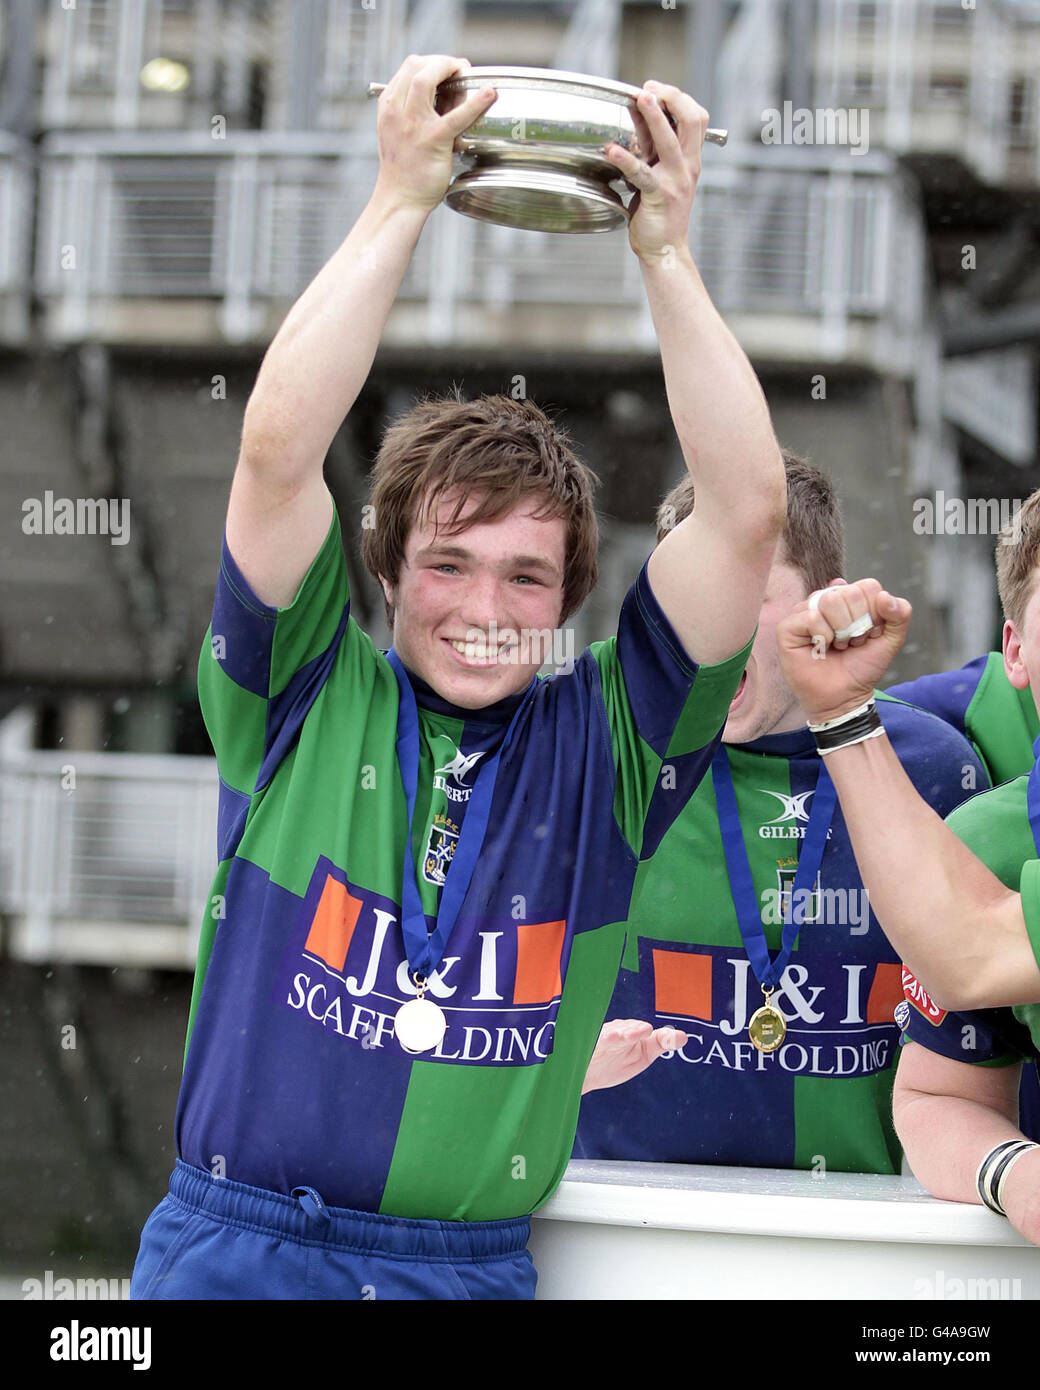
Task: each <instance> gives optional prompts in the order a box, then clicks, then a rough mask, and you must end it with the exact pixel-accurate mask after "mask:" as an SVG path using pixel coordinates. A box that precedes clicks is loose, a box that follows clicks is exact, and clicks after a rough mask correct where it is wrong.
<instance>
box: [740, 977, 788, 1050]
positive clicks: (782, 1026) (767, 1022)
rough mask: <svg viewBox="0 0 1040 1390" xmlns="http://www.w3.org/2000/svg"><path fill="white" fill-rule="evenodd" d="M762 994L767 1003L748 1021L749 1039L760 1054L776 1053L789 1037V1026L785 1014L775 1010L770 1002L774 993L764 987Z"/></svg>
mask: <svg viewBox="0 0 1040 1390" xmlns="http://www.w3.org/2000/svg"><path fill="white" fill-rule="evenodd" d="M762 993H763V994H764V995H765V997H766V1002H765V1003H764V1004H763V1005H762V1007H761V1008H760V1009H756V1010H755V1012H754V1013H753V1014H752V1015H751V1018H750V1019H749V1020H748V1037H749V1038H750V1039H751V1041H752V1042H753V1043H754V1044H755V1046H756V1047H757V1048H758V1050H759V1052H775V1051H776V1049H777V1048H778V1047H779V1046H780V1044H781V1043H782V1042H783V1040H784V1038H785V1037H786V1035H787V1024H786V1023H785V1022H784V1016H783V1014H782V1013H780V1012H779V1010H777V1009H774V1008H773V1006H772V1005H771V1004H770V1002H769V996H770V995H771V994H772V993H773V991H772V990H771V989H766V987H765V985H763V986H762Z"/></svg>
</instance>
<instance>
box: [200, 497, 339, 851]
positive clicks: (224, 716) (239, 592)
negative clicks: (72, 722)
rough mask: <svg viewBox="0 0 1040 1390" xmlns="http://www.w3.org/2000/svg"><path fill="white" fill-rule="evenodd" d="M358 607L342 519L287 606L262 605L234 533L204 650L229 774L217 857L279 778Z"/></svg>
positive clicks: (210, 720)
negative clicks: (352, 596) (253, 803)
mask: <svg viewBox="0 0 1040 1390" xmlns="http://www.w3.org/2000/svg"><path fill="white" fill-rule="evenodd" d="M349 611H350V601H349V592H348V585H347V570H346V561H345V558H344V555H343V546H342V542H341V540H340V527H339V518H338V516H336V515H335V514H334V515H333V519H332V523H331V525H330V526H329V530H328V534H327V535H326V537H325V540H324V542H323V544H322V547H321V550H319V552H318V554H317V555H316V556H315V558H314V561H313V563H312V564H311V566H310V568H309V569H308V571H307V573H306V575H305V576H304V578H303V581H302V582H301V584H300V587H299V589H298V591H297V593H296V597H295V598H294V599H293V601H292V603H290V604H289V605H288V606H287V607H285V608H272V607H271V606H270V605H268V604H266V603H263V602H262V601H261V600H260V599H259V598H257V596H256V594H255V593H254V592H253V590H252V589H251V588H250V586H249V584H248V583H247V581H246V579H245V577H244V575H243V574H242V572H241V570H240V569H239V568H238V565H237V564H236V563H235V560H234V557H233V556H232V554H231V552H230V550H229V549H228V545H227V541H226V539H225V541H224V544H223V549H222V553H221V561H220V573H219V575H218V578H217V591H216V596H215V598H214V602H213V620H212V622H211V624H210V627H209V630H208V631H207V633H206V638H205V641H204V642H203V645H202V651H201V653H200V656H199V672H198V688H199V703H200V705H201V707H202V715H203V718H204V720H205V723H206V729H207V731H208V732H209V736H210V740H211V741H212V744H213V749H214V752H215V753H216V755H217V770H218V773H219V775H220V810H219V814H218V830H217V840H218V858H220V859H223V858H225V857H226V856H227V854H228V853H233V841H234V838H235V830H236V827H238V828H240V827H241V824H242V823H243V821H244V817H245V813H246V811H247V810H248V807H249V802H250V798H251V797H252V795H253V794H254V793H255V792H257V791H260V790H262V789H263V788H264V787H265V786H266V785H267V784H268V783H269V782H270V780H271V776H272V775H273V773H274V770H275V768H276V767H277V766H278V764H279V763H280V762H281V760H282V758H284V756H285V754H286V753H287V752H288V750H289V748H290V747H291V746H292V744H293V742H294V741H295V739H296V737H297V736H298V734H299V730H300V726H301V724H302V722H303V719H304V717H305V715H306V713H307V711H308V710H309V709H310V707H311V705H312V704H313V702H314V699H315V696H316V695H317V693H318V691H319V690H320V689H321V687H322V685H323V684H324V682H325V680H326V678H327V677H328V674H329V671H330V670H331V669H332V664H333V661H334V660H335V657H336V652H337V650H338V647H339V644H340V641H341V640H342V638H343V634H344V632H345V630H346V627H347V621H348V617H349Z"/></svg>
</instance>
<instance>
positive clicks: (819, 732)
mask: <svg viewBox="0 0 1040 1390" xmlns="http://www.w3.org/2000/svg"><path fill="white" fill-rule="evenodd" d="M809 727H810V728H812V725H810V726H809ZM812 732H813V738H815V740H816V747H817V749H818V751H819V752H820V753H833V752H834V750H835V749H836V748H844V747H846V746H847V745H848V744H850V743H862V742H863V740H864V739H866V738H872V737H874V736H875V735H877V734H881V733H884V726H883V725H882V723H881V716H880V714H878V712H877V705H875V703H874V701H873V700H871V701H870V702H869V703H868V705H867V708H866V709H865V710H863V711H862V713H859V714H855V715H853V716H851V718H849V719H847V720H845V721H843V722H842V723H840V724H838V725H836V726H835V727H834V728H831V729H813V731H812Z"/></svg>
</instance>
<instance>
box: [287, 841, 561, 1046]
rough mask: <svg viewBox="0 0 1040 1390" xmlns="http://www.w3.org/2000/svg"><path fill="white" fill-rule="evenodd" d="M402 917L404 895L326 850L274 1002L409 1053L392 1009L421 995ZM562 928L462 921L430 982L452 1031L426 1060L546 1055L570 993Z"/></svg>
mask: <svg viewBox="0 0 1040 1390" xmlns="http://www.w3.org/2000/svg"><path fill="white" fill-rule="evenodd" d="M399 917H400V910H399V908H398V905H397V904H396V903H394V902H393V901H391V900H390V899H388V898H383V897H380V896H379V895H378V894H376V893H370V892H368V891H367V890H366V889H364V888H358V887H356V886H355V885H354V884H351V883H349V882H348V881H347V879H346V877H345V875H344V874H343V873H342V871H341V870H339V869H338V868H336V866H335V865H334V864H332V863H331V861H330V860H328V859H324V858H322V859H319V861H318V863H317V865H316V867H315V871H314V874H313V876H312V879H311V884H310V887H309V888H308V891H307V895H306V898H305V900H304V906H303V910H302V912H301V913H300V917H299V920H298V922H297V924H296V927H295V928H294V930H293V932H292V936H291V940H290V943H289V945H288V947H287V949H286V952H285V956H284V958H283V961H282V966H281V969H280V971H279V975H278V981H277V984H276V1001H277V1003H278V1004H280V1005H284V1006H287V1007H288V1008H290V1009H293V1010H295V1011H296V1012H297V1013H299V1014H300V1016H301V1018H305V1019H308V1020H310V1021H311V1022H312V1024H315V1025H317V1024H320V1025H321V1026H322V1027H323V1028H324V1029H325V1031H326V1032H327V1033H330V1034H334V1035H335V1036H336V1037H337V1038H342V1039H343V1040H344V1041H346V1042H347V1043H353V1044H355V1045H359V1046H363V1047H366V1048H382V1047H389V1048H392V1049H395V1050H398V1051H403V1049H401V1048H400V1044H399V1043H398V1042H397V1039H396V1037H395V1036H394V1031H393V1019H394V1014H395V1013H396V1012H397V1010H398V1008H399V1007H400V1005H401V1004H403V1003H404V1002H405V1001H406V1000H408V999H413V998H414V997H415V985H414V984H413V982H412V980H411V977H410V973H409V967H408V961H407V958H406V956H405V951H404V944H403V940H402V935H401V927H400V920H399ZM566 936H567V924H566V922H563V921H558V922H527V921H514V920H512V918H510V917H509V916H505V917H503V918H492V919H484V920H482V921H481V922H480V924H479V926H473V925H472V924H467V923H466V922H465V921H464V920H460V922H459V923H458V924H457V926H456V929H455V931H454V932H453V933H452V937H451V939H450V940H449V942H448V954H447V955H445V957H444V959H443V960H442V961H441V963H440V965H439V967H438V968H437V969H436V970H435V971H434V972H433V973H432V974H431V976H430V978H429V981H428V983H427V987H426V992H427V994H428V996H429V997H430V998H431V999H433V1000H435V1001H436V1003H437V1004H439V1005H440V1007H441V1008H442V1009H443V1010H444V1012H445V1015H446V1016H447V1019H448V1029H447V1032H446V1033H445V1035H444V1038H443V1040H442V1042H441V1044H440V1046H439V1047H438V1048H437V1049H436V1050H435V1051H433V1052H429V1053H426V1054H424V1060H429V1061H444V1062H469V1063H481V1064H483V1065H485V1066H486V1065H489V1064H496V1063H497V1064H499V1065H502V1066H522V1065H523V1064H525V1063H527V1064H531V1063H537V1062H541V1061H544V1060H545V1058H546V1057H548V1056H549V1055H550V1053H551V1052H552V1040H553V1032H554V1029H555V1026H556V1015H557V1013H558V1011H559V1005H560V996H561V994H562V992H563V975H564V971H565V969H566V963H565V961H564V960H563V948H564V945H565V942H566ZM405 1055H408V1056H412V1054H405Z"/></svg>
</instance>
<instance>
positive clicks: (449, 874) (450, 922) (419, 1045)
mask: <svg viewBox="0 0 1040 1390" xmlns="http://www.w3.org/2000/svg"><path fill="white" fill-rule="evenodd" d="M386 659H387V661H389V663H390V666H391V668H392V669H393V673H394V675H395V677H396V678H397V688H398V692H399V694H400V702H399V704H398V708H397V761H398V765H399V766H400V769H401V781H402V783H403V785H404V795H405V802H406V804H407V808H408V834H407V836H406V838H405V842H404V864H403V868H402V875H401V934H402V936H403V937H404V947H405V953H406V955H407V957H408V967H409V973H410V975H411V977H412V980H413V982H414V984H415V990H416V994H415V998H414V999H409V1000H408V1001H407V1003H404V1004H402V1005H401V1007H400V1008H399V1009H398V1011H397V1013H396V1015H395V1016H394V1032H395V1034H396V1036H397V1040H398V1042H399V1043H400V1044H401V1046H402V1047H403V1048H404V1049H405V1051H406V1052H431V1051H432V1050H433V1049H434V1048H436V1047H437V1046H438V1045H439V1044H440V1041H441V1039H442V1038H443V1037H444V1033H445V1031H446V1029H447V1026H448V1020H447V1018H446V1017H445V1015H444V1010H443V1009H442V1008H441V1007H440V1005H439V1004H435V1003H434V1001H433V1000H432V999H427V998H426V988H427V985H428V984H429V980H430V976H431V974H432V973H433V972H434V971H435V970H436V969H437V967H438V966H439V965H440V963H441V960H442V959H443V957H444V950H445V947H446V946H447V944H448V938H449V936H450V935H451V932H452V928H453V927H454V926H455V922H456V920H457V919H458V915H459V910H460V908H461V907H462V903H463V899H464V898H465V896H466V892H467V890H468V888H469V885H470V880H471V879H472V877H473V871H474V869H475V868H476V866H477V860H478V858H479V857H480V851H481V848H482V847H483V844H484V836H485V834H486V833H487V824H488V817H489V815H490V814H491V801H492V798H493V796H494V793H495V781H496V778H497V777H498V765H499V762H500V761H501V758H502V754H503V752H504V751H505V749H506V746H507V745H508V743H509V741H510V738H511V737H512V734H513V730H514V729H515V728H516V725H517V723H518V721H519V719H520V716H521V714H522V713H523V711H524V710H525V709H526V708H527V705H528V703H529V701H530V699H531V697H532V695H533V694H534V692H535V690H536V688H537V685H538V681H537V677H535V678H534V679H532V681H531V684H530V685H529V686H528V687H527V690H526V691H525V692H524V697H523V699H522V700H521V701H520V703H519V705H518V706H517V708H516V711H515V712H514V714H513V717H512V719H511V720H510V723H509V727H508V728H507V729H506V732H505V735H504V737H503V738H502V740H501V742H500V743H499V745H498V748H497V750H496V751H495V753H494V754H493V755H492V756H491V757H490V758H487V759H486V760H485V761H484V762H483V763H482V764H481V766H480V768H479V770H478V772H477V776H476V781H475V782H474V784H473V790H472V792H471V794H470V798H469V801H468V803H467V806H466V816H465V819H464V820H463V822H462V829H461V831H460V832H459V836H458V839H457V840H456V842H455V847H454V851H453V853H452V854H451V856H450V860H449V861H448V862H447V864H446V866H445V867H444V871H443V872H444V881H443V887H442V888H441V890H440V902H439V903H438V906H437V915H436V920H435V923H434V927H433V930H432V931H429V930H427V925H426V913H425V912H424V911H423V905H422V896H421V894H420V891H419V884H418V878H417V874H418V872H419V870H417V868H416V865H415V861H414V858H413V855H412V826H413V823H414V820H415V801H416V793H417V790H418V784H419V708H418V705H417V704H416V702H415V691H414V690H413V689H412V684H411V681H410V680H409V679H408V673H407V672H406V671H405V669H404V667H403V666H402V665H401V659H400V657H399V656H398V655H397V653H396V652H395V651H394V649H393V648H392V647H391V648H390V650H389V651H388V652H387V654H386Z"/></svg>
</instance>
